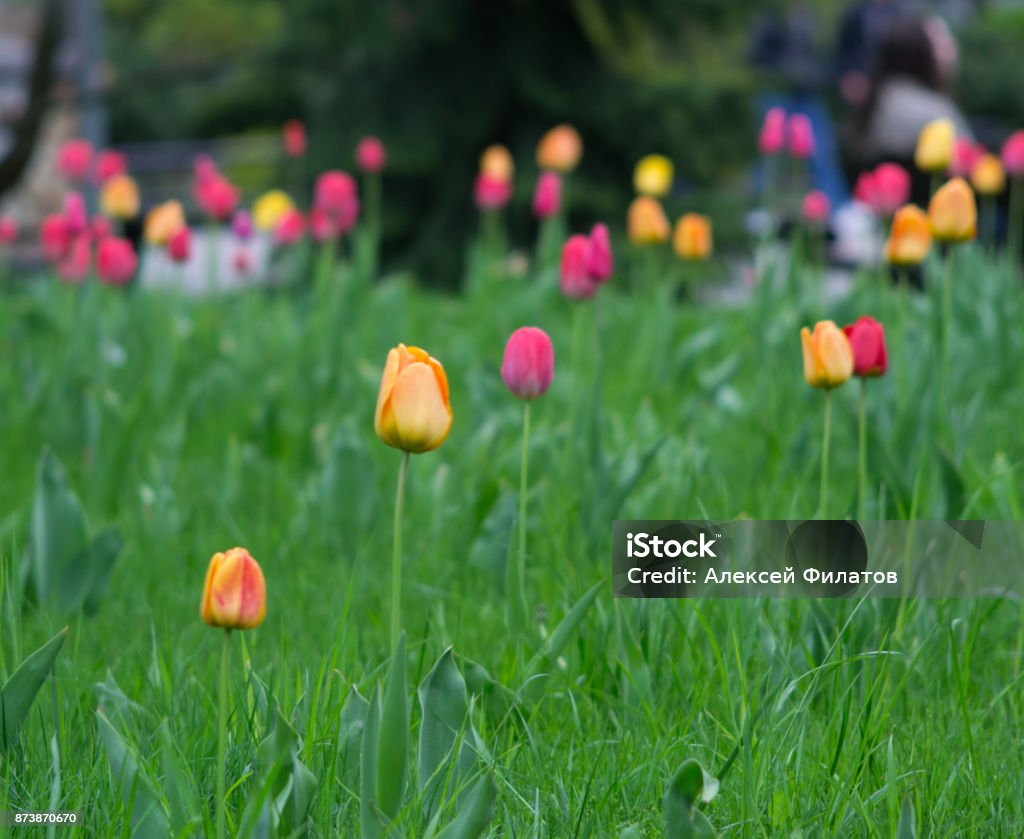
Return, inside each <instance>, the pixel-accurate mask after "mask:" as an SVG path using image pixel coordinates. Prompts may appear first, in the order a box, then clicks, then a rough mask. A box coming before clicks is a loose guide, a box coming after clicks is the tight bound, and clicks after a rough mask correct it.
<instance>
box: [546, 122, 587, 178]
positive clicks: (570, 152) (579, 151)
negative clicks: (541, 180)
mask: <svg viewBox="0 0 1024 839" xmlns="http://www.w3.org/2000/svg"><path fill="white" fill-rule="evenodd" d="M582 156H583V141H582V140H581V139H580V135H579V134H578V133H577V132H576V129H575V128H573V127H572V126H571V125H565V124H562V125H556V126H555V127H554V128H552V129H551V130H550V131H548V133H547V134H545V135H544V136H543V137H541V138H540V142H539V143H538V144H537V165H538V166H539V167H540V168H541V169H554V170H555V171H556V172H561V173H562V174H566V173H568V172H572V171H573V170H574V169H575V168H576V167H577V166H578V165H579V162H580V158H581V157H582Z"/></svg>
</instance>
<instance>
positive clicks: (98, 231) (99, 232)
mask: <svg viewBox="0 0 1024 839" xmlns="http://www.w3.org/2000/svg"><path fill="white" fill-rule="evenodd" d="M113 233H114V225H112V224H111V223H110V219H108V218H107V217H106V216H93V217H92V219H91V220H90V221H89V235H90V236H92V237H93V239H95V240H96V241H99V240H100V239H105V238H106V237H107V236H112V235H113Z"/></svg>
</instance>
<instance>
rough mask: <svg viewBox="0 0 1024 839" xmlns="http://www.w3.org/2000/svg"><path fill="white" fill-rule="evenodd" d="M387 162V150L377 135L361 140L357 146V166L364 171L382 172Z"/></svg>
mask: <svg viewBox="0 0 1024 839" xmlns="http://www.w3.org/2000/svg"><path fill="white" fill-rule="evenodd" d="M387 163H388V153H387V150H386V149H385V148H384V144H383V143H382V142H381V141H380V140H379V139H378V138H377V137H363V139H362V140H360V141H359V144H358V145H357V146H356V166H358V167H359V168H360V169H361V170H362V171H363V172H368V173H371V174H372V173H375V172H382V171H384V167H385V166H387Z"/></svg>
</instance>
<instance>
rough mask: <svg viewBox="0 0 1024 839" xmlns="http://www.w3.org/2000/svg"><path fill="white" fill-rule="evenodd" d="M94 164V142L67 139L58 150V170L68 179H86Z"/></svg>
mask: <svg viewBox="0 0 1024 839" xmlns="http://www.w3.org/2000/svg"><path fill="white" fill-rule="evenodd" d="M91 166H92V143H90V142H89V141H88V140H80V139H76V140H67V141H65V142H64V143H63V144H62V145H61V147H60V148H59V149H58V150H57V170H58V171H59V172H60V173H61V174H62V175H63V176H64V177H65V178H67V179H68V180H71V181H84V180H85V179H86V178H87V177H88V175H89V169H90V167H91Z"/></svg>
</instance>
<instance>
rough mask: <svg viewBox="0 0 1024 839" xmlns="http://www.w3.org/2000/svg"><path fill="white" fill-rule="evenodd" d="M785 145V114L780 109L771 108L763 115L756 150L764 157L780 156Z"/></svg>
mask: <svg viewBox="0 0 1024 839" xmlns="http://www.w3.org/2000/svg"><path fill="white" fill-rule="evenodd" d="M785 145H786V112H785V111H784V110H782V108H771V109H770V110H769V111H768V113H766V114H765V115H764V122H763V123H761V133H760V135H759V136H758V138H757V148H758V150H759V151H760V152H761V154H764V155H776V154H782V149H783V147H784V146H785Z"/></svg>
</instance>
